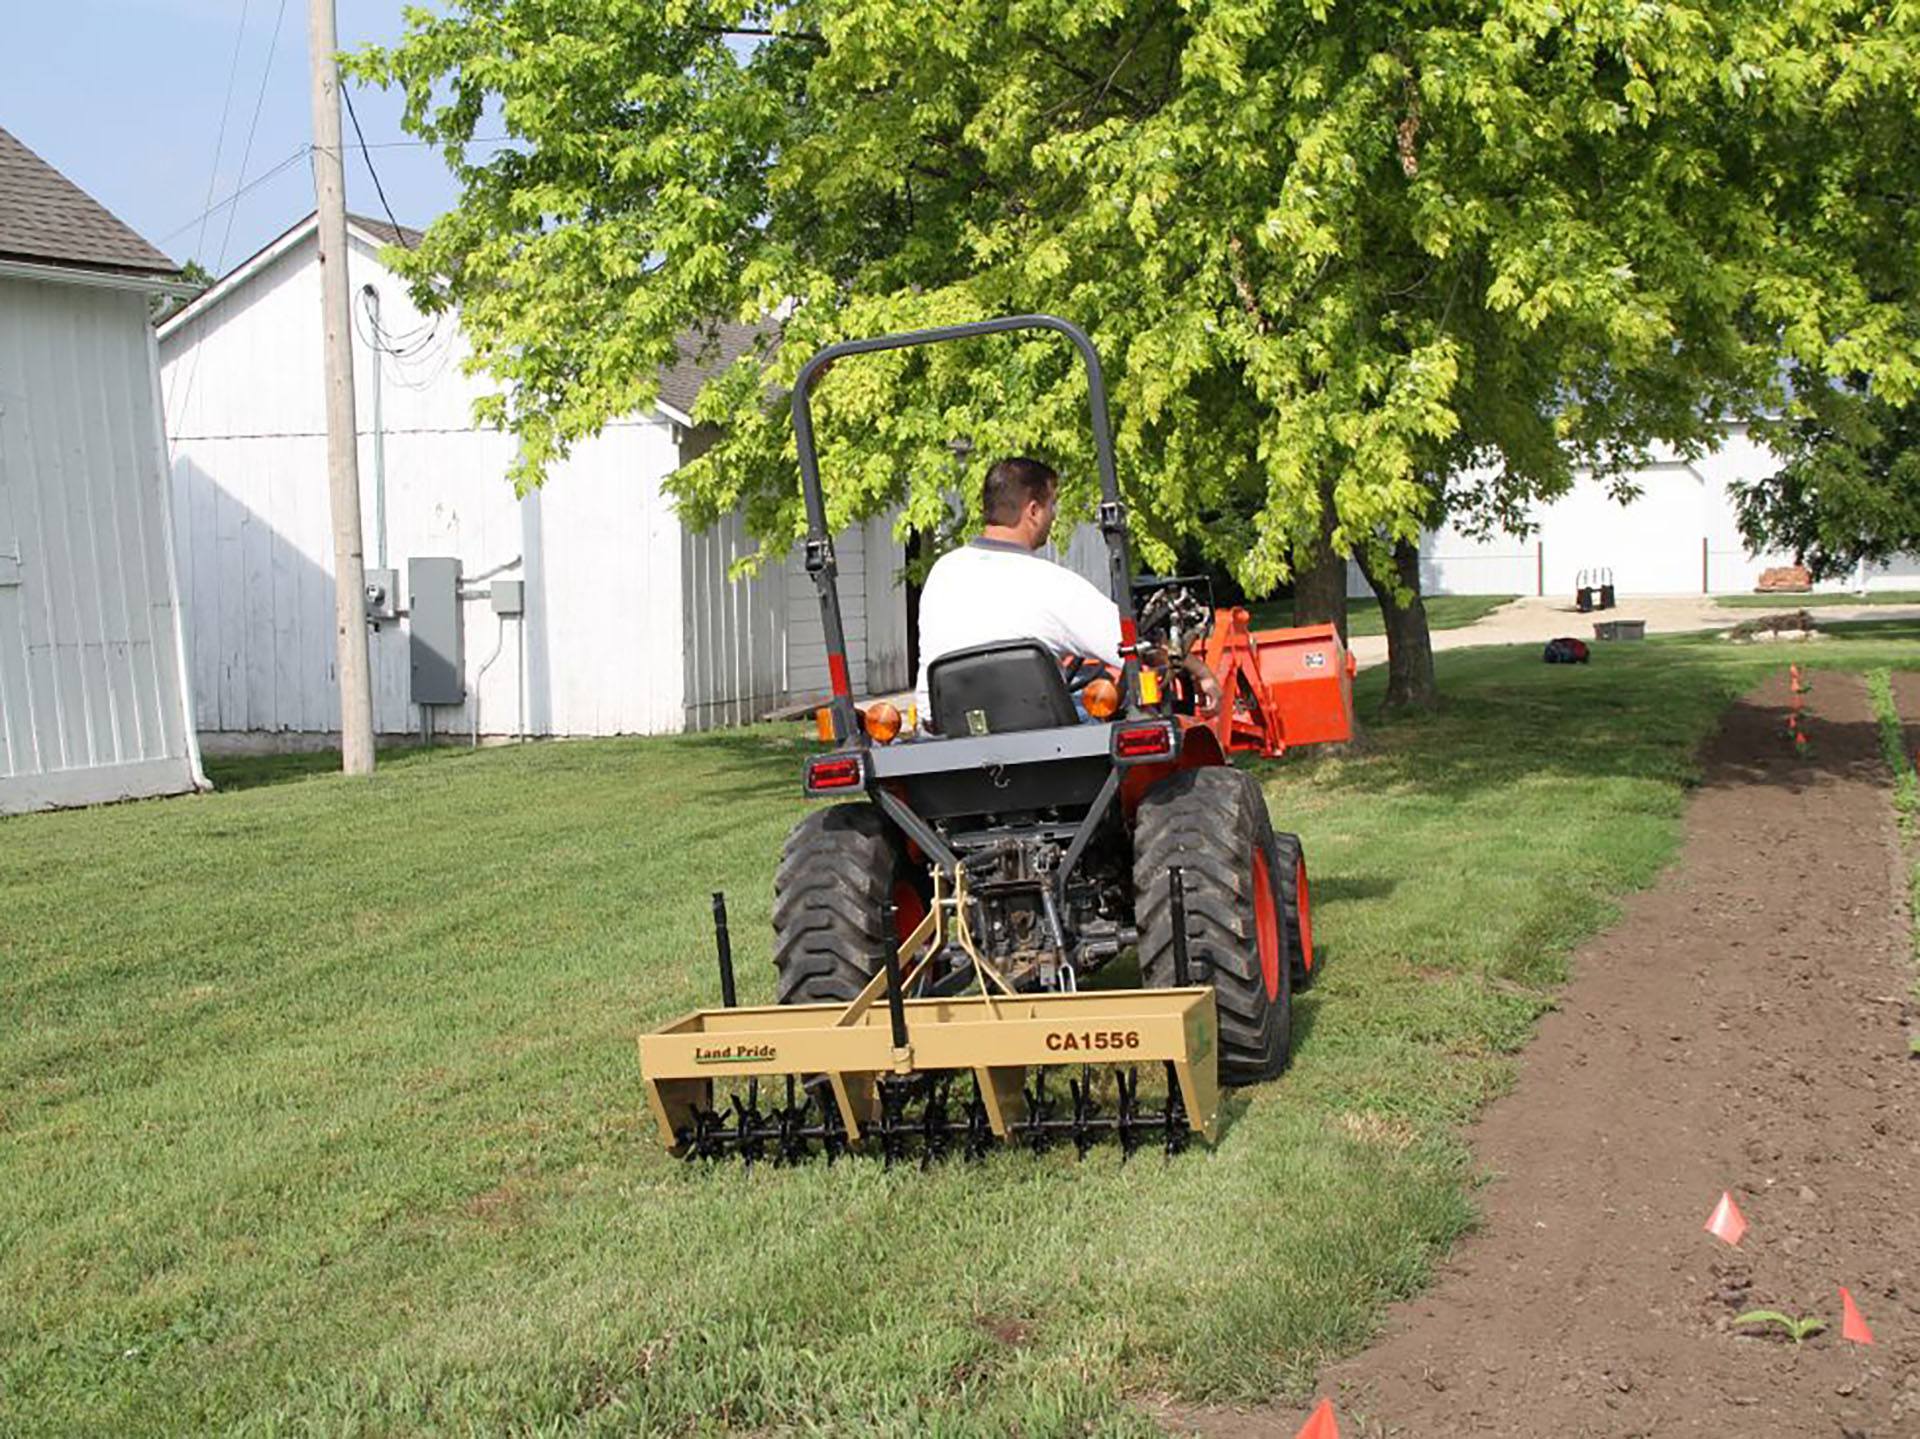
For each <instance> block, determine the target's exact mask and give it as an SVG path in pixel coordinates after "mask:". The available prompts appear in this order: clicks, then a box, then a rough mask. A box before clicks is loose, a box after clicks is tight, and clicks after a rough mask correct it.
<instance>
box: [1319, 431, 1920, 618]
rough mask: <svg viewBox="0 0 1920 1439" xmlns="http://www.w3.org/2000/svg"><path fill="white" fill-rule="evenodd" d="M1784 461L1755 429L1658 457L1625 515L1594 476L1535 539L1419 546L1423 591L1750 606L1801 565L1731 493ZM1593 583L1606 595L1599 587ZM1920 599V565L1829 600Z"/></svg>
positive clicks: (1362, 584)
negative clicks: (1912, 594)
mask: <svg viewBox="0 0 1920 1439" xmlns="http://www.w3.org/2000/svg"><path fill="white" fill-rule="evenodd" d="M1778 467H1779V460H1778V459H1777V458H1776V457H1775V455H1774V453H1773V452H1772V451H1771V450H1769V449H1767V448H1766V447H1765V446H1764V445H1762V444H1761V443H1760V442H1759V441H1758V440H1756V439H1754V438H1753V437H1752V436H1751V435H1750V434H1749V433H1748V432H1747V427H1746V426H1745V425H1729V426H1728V427H1727V429H1726V432H1725V436H1724V438H1723V439H1722V441H1721V443H1720V444H1719V445H1718V446H1717V447H1716V448H1714V449H1713V450H1712V451H1711V452H1709V453H1707V454H1704V455H1701V456H1700V457H1699V458H1697V459H1693V460H1688V459H1685V458H1683V457H1682V456H1680V455H1677V454H1674V453H1673V452H1671V451H1666V452H1664V453H1662V452H1656V453H1655V455H1654V459H1653V462H1652V463H1651V464H1649V465H1647V466H1646V467H1645V468H1643V469H1640V470H1637V471H1635V472H1634V475H1633V483H1634V485H1635V487H1636V488H1637V489H1638V490H1639V497H1638V498H1637V499H1635V500H1633V501H1631V502H1630V503H1627V504H1622V503H1620V501H1618V500H1616V499H1614V498H1613V496H1612V495H1611V494H1610V493H1609V492H1608V490H1607V487H1606V486H1605V485H1603V484H1601V483H1600V482H1599V481H1597V480H1595V479H1593V478H1592V476H1590V475H1584V474H1583V475H1580V476H1578V477H1577V478H1576V479H1575V482H1574V485H1573V487H1572V489H1571V490H1569V491H1568V492H1567V494H1565V495H1563V496H1562V497H1561V498H1560V499H1558V500H1555V501H1554V502H1553V503H1552V504H1548V505H1536V506H1534V507H1533V509H1532V511H1531V513H1530V514H1529V519H1531V520H1532V522H1533V524H1534V526H1535V528H1534V531H1533V533H1531V534H1529V535H1527V536H1526V537H1525V538H1524V539H1523V538H1519V537H1516V536H1513V535H1498V534H1497V535H1494V536H1492V537H1490V538H1486V539H1476V538H1475V537H1473V536H1471V535H1467V534H1463V533H1462V532H1461V531H1459V530H1458V529H1456V528H1454V527H1453V526H1452V525H1446V526H1443V527H1442V528H1440V529H1438V530H1435V531H1433V532H1432V533H1430V534H1428V535H1426V536H1425V537H1423V539H1422V540H1421V544H1420V581H1421V590H1422V592H1423V593H1426V594H1431V595H1558V596H1565V597H1566V598H1568V599H1569V600H1571V599H1572V597H1573V593H1574V589H1575V587H1576V585H1578V584H1579V583H1580V579H1581V576H1582V574H1583V573H1584V574H1586V575H1588V576H1590V577H1597V576H1598V575H1599V573H1600V572H1602V571H1606V572H1608V573H1609V574H1610V576H1611V578H1612V581H1613V584H1614V586H1615V588H1616V590H1617V591H1618V593H1619V594H1620V595H1621V596H1622V597H1626V596H1632V595H1700V594H1745V593H1749V592H1750V591H1752V590H1753V588H1754V586H1755V585H1756V584H1757V583H1758V582H1759V579H1760V575H1761V572H1762V571H1763V570H1766V569H1769V568H1771V567H1773V566H1775V565H1787V564H1791V563H1793V556H1792V555H1786V554H1777V553H1767V552H1761V553H1751V552H1749V551H1748V549H1747V547H1746V542H1745V541H1744V540H1743V539H1742V538H1741V536H1740V528H1739V525H1738V524H1737V523H1736V522H1735V518H1734V503H1733V493H1732V488H1731V487H1732V485H1733V484H1734V482H1736V481H1752V480H1756V479H1760V478H1763V477H1764V476H1766V475H1768V474H1771V473H1772V472H1773V471H1774V470H1775V469H1777V468H1778ZM1592 582H1594V583H1597V582H1598V580H1597V578H1595V579H1593V580H1592ZM1856 586H1857V587H1864V588H1867V589H1912V588H1916V587H1920V558H1916V557H1914V556H1902V557H1899V558H1897V559H1895V560H1894V561H1892V562H1891V563H1890V564H1887V565H1882V566H1877V567H1873V568H1871V569H1870V570H1868V571H1867V572H1865V573H1864V574H1860V575H1856V576H1853V577H1850V578H1849V579H1846V580H1836V581H1830V582H1827V583H1824V584H1822V585H1821V586H1820V588H1821V589H1835V590H1837V589H1848V588H1854V587H1856ZM1347 592H1348V593H1349V594H1350V595H1356V596H1357V595H1370V594H1371V593H1372V591H1371V590H1370V589H1369V588H1368V586H1367V581H1366V576H1365V575H1363V574H1361V573H1360V570H1359V568H1358V566H1350V567H1349V570H1348V585H1347Z"/></svg>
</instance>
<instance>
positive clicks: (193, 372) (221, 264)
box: [162, 0, 287, 471]
mask: <svg viewBox="0 0 1920 1439" xmlns="http://www.w3.org/2000/svg"><path fill="white" fill-rule="evenodd" d="M286 18H287V0H280V8H279V9H278V10H276V11H275V12H274V16H273V34H272V36H271V37H270V38H269V39H268V41H267V63H266V64H265V65H263V66H262V67H261V68H260V90H259V93H258V94H256V95H255V96H254V98H253V118H252V119H251V120H250V121H249V122H248V124H247V143H246V144H245V145H244V146H242V147H241V150H240V182H241V186H244V185H245V183H246V179H247V166H248V164H250V163H251V162H252V160H253V141H254V137H255V136H256V135H257V134H259V132H260V111H261V109H262V108H263V107H264V106H265V104H266V100H267V82H268V81H269V80H271V79H272V78H273V57H274V54H275V53H276V52H277V51H278V50H279V48H280V27H281V23H282V22H283V21H284V20H285V19H286ZM233 198H234V200H236V201H237V200H238V199H239V198H240V190H239V188H236V189H235V191H234V195H233ZM239 210H240V207H239V205H238V204H234V205H231V206H229V208H228V210H227V223H226V228H225V229H224V230H223V231H222V233H221V236H220V253H219V256H218V257H217V258H216V259H215V261H214V264H213V273H214V275H216V276H218V275H219V274H220V272H221V270H223V269H224V268H225V267H226V263H227V246H228V245H230V244H231V243H232V242H233V217H234V216H235V215H236V214H238V213H239ZM205 348H206V346H205V345H204V344H200V345H195V346H194V347H193V362H192V363H191V364H190V365H189V366H188V367H187V379H186V383H185V384H184V385H183V386H181V390H180V411H179V419H178V420H177V421H176V420H175V419H174V418H173V414H174V411H173V395H172V394H171V393H169V394H167V395H166V396H165V397H164V399H163V400H162V404H163V406H164V407H165V410H166V413H167V416H168V424H167V432H168V433H169V434H172V433H174V432H175V431H176V430H178V429H179V428H180V425H181V424H183V423H185V420H186V413H187V403H188V401H190V400H191V399H192V398H193V382H194V379H195V377H196V376H198V375H199V373H200V353H201V351H202V350H204V349H205ZM179 448H180V443H179V441H178V440H173V441H170V442H169V443H168V445H167V469H168V470H169V471H171V470H172V469H173V462H174V456H175V455H176V454H178V453H179Z"/></svg>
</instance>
